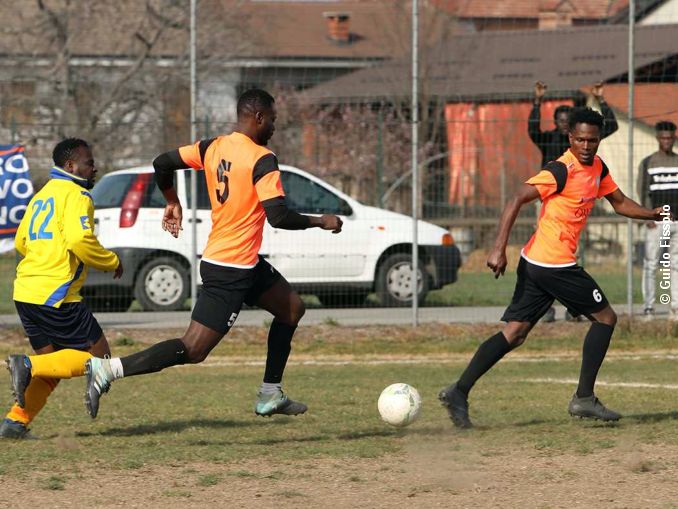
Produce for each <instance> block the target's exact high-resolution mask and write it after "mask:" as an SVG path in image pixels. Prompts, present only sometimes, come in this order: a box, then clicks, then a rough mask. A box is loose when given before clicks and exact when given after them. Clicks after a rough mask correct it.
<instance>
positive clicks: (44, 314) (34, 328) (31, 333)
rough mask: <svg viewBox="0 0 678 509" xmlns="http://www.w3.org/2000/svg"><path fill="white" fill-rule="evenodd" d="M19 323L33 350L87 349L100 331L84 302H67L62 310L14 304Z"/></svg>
mask: <svg viewBox="0 0 678 509" xmlns="http://www.w3.org/2000/svg"><path fill="white" fill-rule="evenodd" d="M14 306H15V307H16V310H17V313H19V318H20V319H21V324H22V325H23V327H24V330H25V331H26V335H27V336H28V340H29V341H30V342H31V346H32V347H33V350H39V349H40V348H44V347H46V346H48V345H52V346H54V348H55V350H60V349H62V348H75V349H76V350H89V348H90V347H91V346H92V345H93V344H94V343H96V342H97V341H98V340H99V338H101V336H102V334H103V331H102V330H101V327H100V326H99V323H98V322H97V320H96V318H94V315H93V314H92V313H91V311H90V310H89V309H87V306H86V305H85V303H84V302H67V303H64V304H62V305H61V307H58V308H53V307H52V306H43V305H41V304H29V303H27V302H17V301H14Z"/></svg>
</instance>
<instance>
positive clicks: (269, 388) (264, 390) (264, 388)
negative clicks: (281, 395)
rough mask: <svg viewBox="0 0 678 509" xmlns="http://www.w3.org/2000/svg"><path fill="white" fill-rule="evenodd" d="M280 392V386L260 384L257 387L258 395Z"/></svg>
mask: <svg viewBox="0 0 678 509" xmlns="http://www.w3.org/2000/svg"><path fill="white" fill-rule="evenodd" d="M280 391H282V384H269V383H267V382H264V383H262V384H261V387H259V393H260V394H276V393H278V392H280Z"/></svg>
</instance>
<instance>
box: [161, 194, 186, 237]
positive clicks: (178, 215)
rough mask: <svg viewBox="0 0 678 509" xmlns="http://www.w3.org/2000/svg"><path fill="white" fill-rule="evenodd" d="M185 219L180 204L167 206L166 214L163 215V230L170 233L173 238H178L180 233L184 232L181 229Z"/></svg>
mask: <svg viewBox="0 0 678 509" xmlns="http://www.w3.org/2000/svg"><path fill="white" fill-rule="evenodd" d="M183 217H184V216H183V211H182V209H181V204H180V203H178V202H177V203H168V204H167V205H166V206H165V212H164V213H163V215H162V229H163V230H165V231H166V232H170V234H171V235H172V237H174V238H177V237H178V236H179V231H180V230H183V228H182V227H181V221H182V219H183Z"/></svg>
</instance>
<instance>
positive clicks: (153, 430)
mask: <svg viewBox="0 0 678 509" xmlns="http://www.w3.org/2000/svg"><path fill="white" fill-rule="evenodd" d="M282 422H283V421H280V420H278V421H271V422H269V423H267V424H269V425H270V424H281V423H282ZM258 425H261V423H257V422H251V421H232V420H227V419H189V420H177V421H159V422H154V423H151V424H138V425H136V426H128V427H124V428H108V429H103V430H101V431H95V432H78V433H76V435H77V436H80V437H91V436H99V435H105V436H117V437H130V436H138V435H155V434H157V433H176V432H179V431H184V430H186V429H189V428H212V429H233V428H244V427H249V426H258Z"/></svg>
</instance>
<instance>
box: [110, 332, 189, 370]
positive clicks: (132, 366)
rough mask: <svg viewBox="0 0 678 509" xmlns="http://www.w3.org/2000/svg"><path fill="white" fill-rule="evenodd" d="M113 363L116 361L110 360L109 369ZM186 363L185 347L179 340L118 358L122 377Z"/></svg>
mask: <svg viewBox="0 0 678 509" xmlns="http://www.w3.org/2000/svg"><path fill="white" fill-rule="evenodd" d="M113 361H116V362H117V359H111V368H113ZM186 361H187V359H186V345H184V343H183V342H182V341H181V340H180V339H168V340H167V341H162V342H160V343H156V344H155V345H153V346H151V347H149V348H147V349H146V350H142V351H141V352H137V353H134V354H132V355H128V356H127V357H122V358H120V362H121V364H122V374H124V376H135V375H143V374H146V373H155V372H156V371H160V370H163V369H165V368H169V367H170V366H176V365H178V364H185V363H186Z"/></svg>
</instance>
